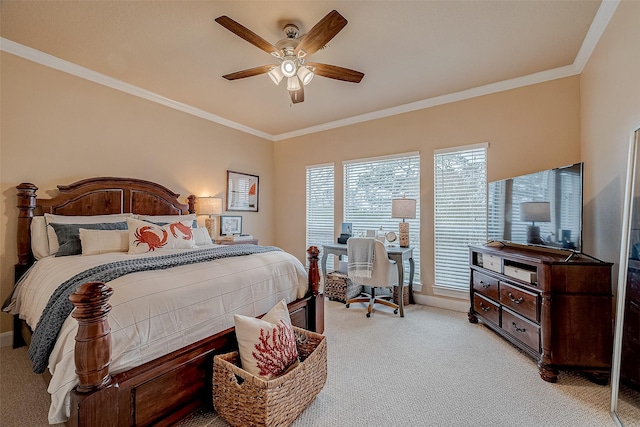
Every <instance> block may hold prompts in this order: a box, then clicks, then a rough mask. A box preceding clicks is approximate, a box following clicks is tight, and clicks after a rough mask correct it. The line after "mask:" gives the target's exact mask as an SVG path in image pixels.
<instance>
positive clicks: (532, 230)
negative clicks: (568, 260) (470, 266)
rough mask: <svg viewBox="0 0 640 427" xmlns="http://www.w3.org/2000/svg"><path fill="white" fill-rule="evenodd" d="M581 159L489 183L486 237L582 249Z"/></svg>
mask: <svg viewBox="0 0 640 427" xmlns="http://www.w3.org/2000/svg"><path fill="white" fill-rule="evenodd" d="M582 170H583V164H582V163H575V164H573V165H568V166H563V167H559V168H555V169H549V170H546V171H541V172H536V173H532V174H528V175H522V176H517V177H515V178H509V179H503V180H500V181H493V182H490V183H489V186H488V187H489V188H488V199H487V208H488V212H487V214H488V217H487V220H488V221H487V237H488V239H489V241H498V242H503V243H517V244H521V245H534V246H543V247H551V248H556V249H565V250H568V251H574V252H582Z"/></svg>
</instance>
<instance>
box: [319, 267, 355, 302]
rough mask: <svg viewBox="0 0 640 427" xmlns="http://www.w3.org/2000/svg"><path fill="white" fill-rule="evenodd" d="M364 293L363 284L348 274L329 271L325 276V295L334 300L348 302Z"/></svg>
mask: <svg viewBox="0 0 640 427" xmlns="http://www.w3.org/2000/svg"><path fill="white" fill-rule="evenodd" d="M361 293H362V285H359V284H356V283H353V282H352V281H351V280H350V279H349V278H348V277H347V275H346V274H344V273H340V272H338V271H333V272H331V273H327V275H326V276H325V278H324V296H326V297H327V298H329V299H330V300H334V301H341V302H347V300H349V299H351V298H355V297H357V296H358V295H360V294H361Z"/></svg>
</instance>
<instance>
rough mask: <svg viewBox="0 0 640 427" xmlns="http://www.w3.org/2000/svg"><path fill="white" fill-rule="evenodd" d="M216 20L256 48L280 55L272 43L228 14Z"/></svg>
mask: <svg viewBox="0 0 640 427" xmlns="http://www.w3.org/2000/svg"><path fill="white" fill-rule="evenodd" d="M216 22H217V23H218V24H220V25H222V26H223V27H225V28H226V29H227V30H229V31H231V32H232V33H234V34H235V35H237V36H238V37H241V38H243V39H245V40H246V41H248V42H249V43H251V44H252V45H254V46H256V47H257V48H259V49H262V50H264V51H265V52H267V53H270V54H272V55H276V56H278V57H279V56H280V51H279V50H278V49H277V48H276V47H275V46H274V45H272V44H271V43H269V42H268V41H266V40H265V39H263V38H262V37H260V36H259V35H257V34H256V33H254V32H253V31H251V30H250V29H248V28H247V27H245V26H244V25H242V24H239V23H237V22H236V21H234V20H233V19H231V18H229V17H228V16H220V17H218V18H216Z"/></svg>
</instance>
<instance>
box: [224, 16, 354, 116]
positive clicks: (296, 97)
mask: <svg viewBox="0 0 640 427" xmlns="http://www.w3.org/2000/svg"><path fill="white" fill-rule="evenodd" d="M216 22H217V23H218V24H220V25H222V26H223V27H225V28H226V29H227V30H229V31H231V32H232V33H234V34H235V35H237V36H238V37H241V38H243V39H245V40H246V41H248V42H249V43H251V44H252V45H254V46H256V47H258V48H259V49H262V50H264V51H265V52H267V53H270V54H271V55H273V56H274V57H276V58H277V59H278V61H279V64H278V65H273V64H270V65H262V66H260V67H255V68H249V69H247V70H242V71H236V72H235V73H230V74H226V75H224V76H222V77H224V78H225V79H227V80H237V79H243V78H245V77H252V76H257V75H259V74H264V73H268V75H269V77H271V80H273V82H274V83H275V84H276V85H278V84H280V82H281V81H282V80H283V79H284V78H285V77H286V78H287V90H288V91H289V95H290V96H291V101H292V102H293V103H294V104H296V103H298V102H302V101H304V89H303V87H304V86H306V85H307V84H309V82H310V81H311V80H312V79H313V76H314V75H318V76H322V77H328V78H330V79H336V80H343V81H346V82H352V83H360V81H361V80H362V78H363V77H364V74H363V73H361V72H359V71H355V70H350V69H348V68H344V67H338V66H337V65H328V64H321V63H319V62H307V57H309V56H311V55H313V54H314V53H315V52H317V51H318V50H319V49H322V48H323V47H324V46H325V45H326V44H327V43H328V42H329V40H331V39H332V38H333V37H335V36H336V34H338V33H339V32H340V30H342V29H343V28H344V27H345V25H347V20H346V19H345V18H344V17H343V16H342V15H340V14H339V13H338V12H337V11H335V10H332V11H331V12H329V13H328V14H327V15H326V16H325V17H324V18H322V19H321V20H320V21H318V23H317V24H316V25H314V27H313V28H311V30H310V31H309V32H308V33H307V34H304V35H302V36H299V30H298V27H297V26H295V25H293V24H287V25H285V27H284V33H285V35H286V38H285V39H283V40H280V41H278V42H277V43H276V44H275V46H274V45H272V44H271V43H269V42H268V41H266V40H265V39H263V38H262V37H260V36H259V35H257V34H256V33H254V32H253V31H251V30H250V29H248V28H246V27H244V26H243V25H241V24H239V23H238V22H236V21H234V20H233V19H231V18H229V17H228V16H220V17H218V18H216Z"/></svg>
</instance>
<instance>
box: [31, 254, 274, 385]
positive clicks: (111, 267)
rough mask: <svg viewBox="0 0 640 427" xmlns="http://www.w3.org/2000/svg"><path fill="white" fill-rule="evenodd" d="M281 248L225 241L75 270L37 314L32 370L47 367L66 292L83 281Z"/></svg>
mask: <svg viewBox="0 0 640 427" xmlns="http://www.w3.org/2000/svg"><path fill="white" fill-rule="evenodd" d="M281 250H282V249H280V248H277V247H275V246H258V245H225V246H217V247H215V248H210V249H202V250H197V251H189V252H185V253H178V254H171V255H162V256H158V257H152V258H134V259H130V260H124V261H116V262H111V263H108V264H102V265H99V266H97V267H93V268H90V269H88V270H86V271H83V272H82V273H79V274H76V275H75V276H73V277H72V278H71V279H69V280H67V281H66V282H64V283H63V284H61V285H60V286H59V287H58V288H57V289H56V291H55V292H54V293H53V295H52V296H51V298H50V299H49V302H47V305H46V307H45V308H44V311H43V312H42V316H40V321H39V322H38V325H37V326H36V328H35V330H34V332H33V336H32V338H31V345H30V346H29V352H28V354H29V358H30V359H31V363H32V369H33V372H35V373H37V374H41V373H42V372H44V370H45V369H46V368H47V365H48V364H49V355H50V354H51V352H52V351H53V347H54V345H55V343H56V339H57V338H58V334H59V333H60V329H61V328H62V324H63V323H64V321H65V320H66V319H67V317H69V314H71V312H72V311H73V308H74V307H73V304H72V303H71V301H70V300H69V296H70V295H71V294H72V293H74V292H75V291H76V290H77V289H78V288H79V287H80V286H81V285H82V284H84V283H87V282H109V281H111V280H113V279H117V278H118V277H120V276H124V275H125V274H129V273H135V272H138V271H147V270H163V269H166V268H171V267H177V266H180V265H186V264H195V263H199V262H206V261H212V260H215V259H221V258H228V257H233V256H243V255H251V254H255V253H264V252H272V251H281Z"/></svg>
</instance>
